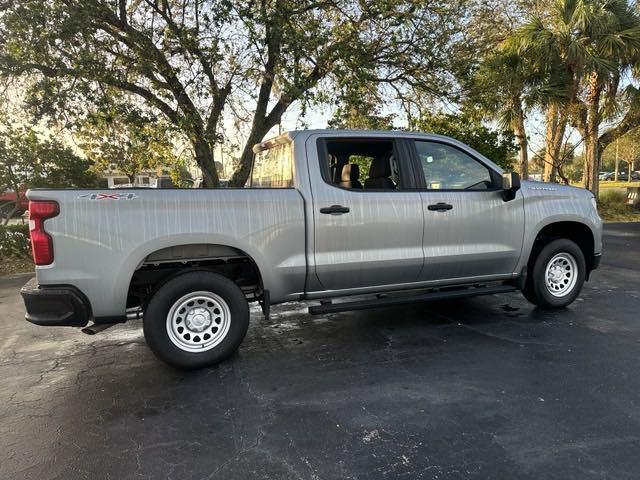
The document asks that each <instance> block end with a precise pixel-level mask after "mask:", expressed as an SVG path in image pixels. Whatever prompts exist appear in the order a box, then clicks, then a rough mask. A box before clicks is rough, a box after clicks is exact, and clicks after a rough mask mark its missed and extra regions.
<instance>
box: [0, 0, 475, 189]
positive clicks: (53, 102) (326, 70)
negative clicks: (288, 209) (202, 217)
mask: <svg viewBox="0 0 640 480" xmlns="http://www.w3.org/2000/svg"><path fill="white" fill-rule="evenodd" d="M5 3H6V5H4V6H3V11H2V15H1V16H0V72H1V73H2V74H3V75H4V76H5V77H9V78H15V77H20V78H23V79H27V78H28V79H29V80H30V81H32V84H31V88H30V89H29V92H28V102H27V103H28V105H30V106H31V107H32V109H33V110H35V113H36V115H38V116H42V115H47V116H50V117H53V118H56V119H59V118H63V117H65V118H66V116H69V117H71V118H78V117H80V116H81V114H82V112H83V110H84V109H85V108H86V107H87V106H91V107H92V108H93V107H95V105H97V104H99V103H100V102H101V99H102V97H103V96H104V95H105V92H108V91H109V90H110V89H116V90H118V91H120V92H126V93H127V94H133V95H136V96H137V97H138V101H142V102H144V103H145V105H146V106H147V107H148V108H150V109H152V110H153V111H154V112H156V113H158V114H161V115H163V116H164V117H165V118H166V119H167V121H168V122H170V123H171V124H172V125H173V126H174V127H176V128H178V129H179V130H180V131H182V132H183V134H184V135H185V137H186V138H188V140H189V142H190V143H191V146H192V148H193V152H194V157H195V159H196V162H197V163H198V165H199V167H200V169H201V170H202V172H203V174H204V179H205V183H206V184H207V185H212V186H213V185H215V184H217V182H218V178H217V174H216V170H215V163H214V161H213V148H214V147H215V146H216V145H217V144H218V143H219V142H220V141H221V139H222V138H223V135H222V134H221V132H220V130H224V128H225V121H224V120H225V119H224V118H223V112H225V114H227V115H233V116H234V117H236V118H237V119H239V121H240V122H241V123H242V124H243V125H246V126H247V127H249V128H250V131H249V132H248V135H247V136H246V137H245V138H246V143H245V145H244V146H243V148H242V155H241V156H240V162H239V166H238V170H237V172H236V174H235V175H234V176H233V178H232V179H231V183H232V184H234V185H243V184H244V182H245V180H246V178H247V174H248V171H249V166H250V162H251V159H252V151H251V147H252V146H253V144H254V143H257V142H259V141H261V140H262V138H263V136H264V135H265V134H267V133H268V132H269V131H270V129H272V128H273V127H275V126H276V125H278V124H279V123H280V121H281V119H282V116H283V114H284V113H285V112H286V111H287V109H289V108H290V107H291V105H293V104H294V103H296V102H298V103H301V104H302V105H304V106H308V105H310V104H311V103H313V102H331V101H333V100H334V97H335V96H336V95H335V93H336V92H340V91H342V90H345V89H346V90H348V91H358V89H359V88H361V87H362V86H363V85H368V86H370V85H379V84H385V85H387V86H388V87H389V89H390V90H391V91H394V92H396V93H397V94H398V95H409V92H413V93H414V94H416V93H417V94H423V93H424V94H426V95H445V94H446V93H447V92H448V91H449V90H450V89H451V86H452V84H453V81H452V78H451V76H450V75H447V72H448V70H449V65H450V64H451V62H452V59H455V57H456V55H455V54H452V45H453V44H456V43H460V42H462V41H463V40H462V39H461V37H460V33H461V29H462V27H463V25H464V20H463V19H464V17H465V13H466V10H465V7H466V2H449V1H446V0H431V1H428V2H427V1H424V0H371V1H367V2H352V1H348V0H337V1H332V2H308V1H306V0H284V1H277V2H274V1H268V2H229V1H227V0H213V1H208V2H203V1H201V0H185V1H181V2H175V1H162V2H158V1H141V2H126V1H120V2H115V1H112V0H82V1H81V0H69V1H66V0H65V1H63V0H21V1H19V2H5Z"/></svg>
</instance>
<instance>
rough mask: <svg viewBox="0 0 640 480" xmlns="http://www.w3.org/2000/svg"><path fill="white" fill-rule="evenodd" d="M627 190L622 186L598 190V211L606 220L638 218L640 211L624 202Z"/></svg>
mask: <svg viewBox="0 0 640 480" xmlns="http://www.w3.org/2000/svg"><path fill="white" fill-rule="evenodd" d="M626 201H627V192H626V191H625V189H623V188H607V189H606V190H601V191H600V197H599V201H598V212H599V213H600V216H601V217H602V219H603V220H605V221H608V222H625V221H638V220H640V211H638V210H637V209H635V208H633V207H632V206H631V205H627V204H626Z"/></svg>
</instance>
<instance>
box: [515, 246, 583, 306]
mask: <svg viewBox="0 0 640 480" xmlns="http://www.w3.org/2000/svg"><path fill="white" fill-rule="evenodd" d="M586 270H587V269H586V262H585V260H584V255H583V253H582V250H580V247H578V245H576V243H575V242H572V241H571V240H568V239H566V238H561V239H557V240H553V241H551V242H549V243H548V244H547V245H545V246H544V248H542V250H541V251H540V253H538V256H537V257H536V259H535V261H534V263H533V268H531V269H530V271H529V274H528V276H527V284H526V286H525V289H524V292H523V293H524V296H525V297H526V298H527V300H529V301H530V302H532V303H534V304H536V305H539V306H541V307H546V308H562V307H566V306H567V305H569V304H571V303H572V302H573V301H574V300H575V299H576V298H577V297H578V295H579V294H580V290H582V285H583V284H584V279H585V275H586Z"/></svg>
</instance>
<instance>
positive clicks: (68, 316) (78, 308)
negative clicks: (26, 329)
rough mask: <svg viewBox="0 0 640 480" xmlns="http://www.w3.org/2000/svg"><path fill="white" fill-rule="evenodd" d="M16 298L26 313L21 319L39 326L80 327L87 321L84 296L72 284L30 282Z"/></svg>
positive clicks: (89, 308)
mask: <svg viewBox="0 0 640 480" xmlns="http://www.w3.org/2000/svg"><path fill="white" fill-rule="evenodd" d="M20 295H22V299H23V300H24V306H25V308H26V310H27V314H26V315H25V319H26V320H27V321H29V322H31V323H35V324H36V325H42V326H51V327H53V326H58V327H60V326H63V327H84V326H85V325H86V324H87V323H88V322H89V319H90V318H91V305H90V304H89V301H88V300H87V297H85V296H84V294H83V293H82V292H81V291H80V290H78V289H77V288H76V287H74V286H73V285H55V286H54V285H51V286H49V285H46V286H41V285H38V283H37V281H36V279H35V278H33V279H31V280H30V281H29V282H28V283H27V284H26V285H25V286H24V287H22V289H21V290H20Z"/></svg>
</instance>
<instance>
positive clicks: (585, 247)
mask: <svg viewBox="0 0 640 480" xmlns="http://www.w3.org/2000/svg"><path fill="white" fill-rule="evenodd" d="M556 238H566V239H568V240H571V241H573V242H575V243H576V244H577V245H578V247H580V250H581V251H582V254H583V255H584V259H585V262H586V266H587V278H588V277H589V272H590V271H591V270H592V269H593V261H594V251H595V250H594V248H595V234H594V232H593V230H592V229H591V227H590V226H589V225H587V224H586V223H584V222H580V221H576V220H557V221H553V222H550V223H547V224H545V225H543V226H540V227H539V229H538V230H537V233H536V235H535V237H534V240H533V243H532V245H531V250H530V251H529V257H528V259H527V270H528V271H530V270H531V268H532V265H533V262H534V261H535V259H536V257H537V255H538V253H539V252H540V250H542V248H543V247H544V246H545V245H547V244H548V243H549V242H550V241H552V240H554V239H556Z"/></svg>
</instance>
